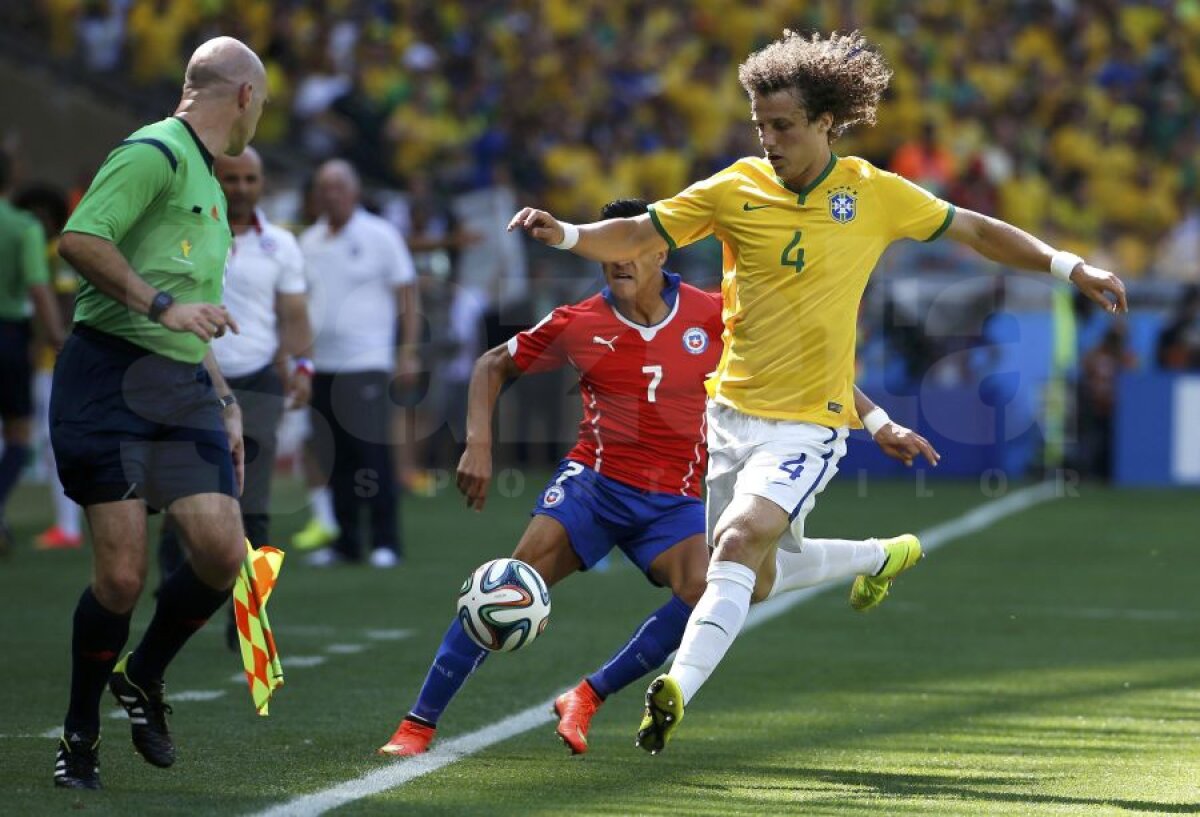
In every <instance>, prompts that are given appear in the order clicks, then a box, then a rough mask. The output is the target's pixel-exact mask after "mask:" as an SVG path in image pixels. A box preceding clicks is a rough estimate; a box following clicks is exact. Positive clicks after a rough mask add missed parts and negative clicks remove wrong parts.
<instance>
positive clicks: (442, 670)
mask: <svg viewBox="0 0 1200 817" xmlns="http://www.w3.org/2000/svg"><path fill="white" fill-rule="evenodd" d="M487 655H488V651H487V650H485V649H484V648H483V647H480V646H479V645H478V644H476V643H475V642H474V641H472V640H471V638H470V636H468V635H467V633H466V631H465V630H464V629H463V628H462V624H460V623H459V622H458V619H457V618H455V619H454V621H453V623H451V625H450V629H448V630H446V634H445V635H444V636H442V646H440V647H438V651H437V655H435V656H434V657H433V664H432V665H431V666H430V667H429V674H428V675H426V676H425V684H424V685H423V686H422V687H421V694H420V695H418V696H417V702H416V704H415V705H414V706H413V708H412V711H411V712H410V713H409V714H410V715H412V716H413V717H415V718H417V719H419V720H421V721H424V722H425V723H427V724H428V725H430V726H437V722H438V718H440V717H441V716H442V713H443V712H445V711H446V707H447V706H449V705H450V699H451V698H453V697H454V696H455V695H456V694H457V693H458V690H459V689H460V688H461V687H462V685H463V684H464V683H466V681H467V677H468V676H469V675H470V674H471V673H472V672H474V671H475V669H476V668H477V667H478V666H479V665H480V664H482V663H483V659H485V658H487Z"/></svg>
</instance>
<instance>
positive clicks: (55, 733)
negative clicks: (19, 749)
mask: <svg viewBox="0 0 1200 817" xmlns="http://www.w3.org/2000/svg"><path fill="white" fill-rule="evenodd" d="M61 736H62V727H61V726H56V727H54V728H53V729H47V730H46V731H45V732H42V733H41V734H40V735H32V734H26V733H24V732H18V733H13V734H9V735H0V740H23V739H26V738H32V739H34V740H47V739H53V740H58V739H59V737H61Z"/></svg>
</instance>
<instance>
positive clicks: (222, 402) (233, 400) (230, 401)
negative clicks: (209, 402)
mask: <svg viewBox="0 0 1200 817" xmlns="http://www.w3.org/2000/svg"><path fill="white" fill-rule="evenodd" d="M217 405H218V406H220V407H221V411H224V410H225V409H227V408H229V407H230V406H236V405H237V397H236V396H235V395H234V393H233V392H230V393H229V394H227V395H225V396H224V397H218V398H217Z"/></svg>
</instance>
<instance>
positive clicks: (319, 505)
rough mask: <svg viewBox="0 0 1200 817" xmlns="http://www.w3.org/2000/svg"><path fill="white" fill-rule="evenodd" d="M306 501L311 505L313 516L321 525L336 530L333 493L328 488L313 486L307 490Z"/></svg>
mask: <svg viewBox="0 0 1200 817" xmlns="http://www.w3.org/2000/svg"><path fill="white" fill-rule="evenodd" d="M308 501H309V504H310V505H312V510H313V516H314V517H316V520H317V521H318V522H320V523H321V526H322V527H326V528H330V529H332V530H337V526H338V523H337V517H335V516H334V515H333V494H332V493H331V492H330V490H329V489H328V488H313V489H312V490H310V491H309V492H308Z"/></svg>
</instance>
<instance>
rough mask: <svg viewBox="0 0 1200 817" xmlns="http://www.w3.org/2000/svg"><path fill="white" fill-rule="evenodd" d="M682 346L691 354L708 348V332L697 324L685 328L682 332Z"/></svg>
mask: <svg viewBox="0 0 1200 817" xmlns="http://www.w3.org/2000/svg"><path fill="white" fill-rule="evenodd" d="M683 348H684V349H687V350H688V351H689V352H691V353H692V354H693V355H700V354H703V353H704V350H705V349H707V348H708V333H707V332H705V331H704V330H703V329H701V328H700V327H699V326H693V327H691V328H690V329H685V330H684V332H683Z"/></svg>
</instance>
